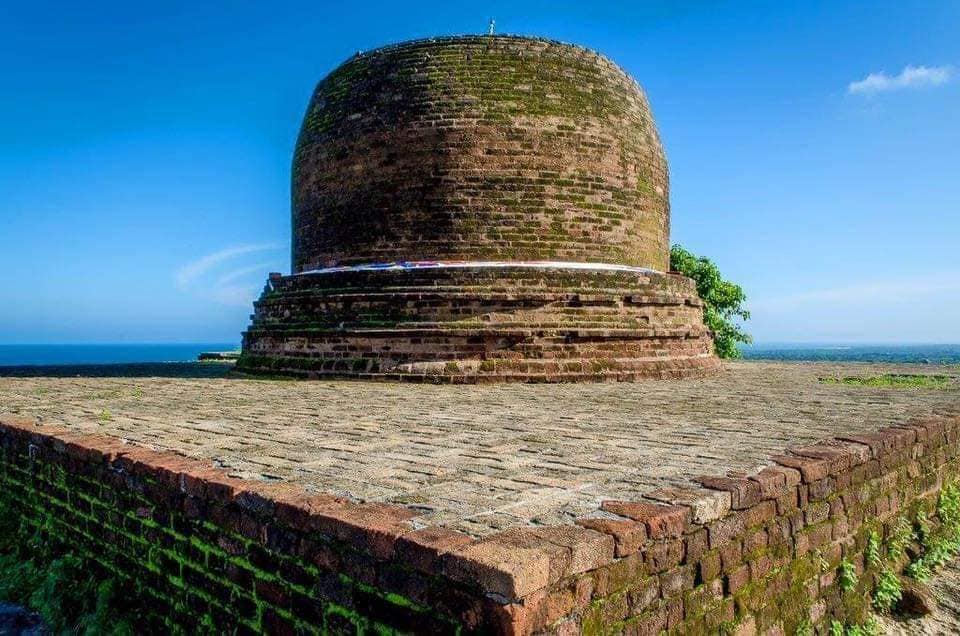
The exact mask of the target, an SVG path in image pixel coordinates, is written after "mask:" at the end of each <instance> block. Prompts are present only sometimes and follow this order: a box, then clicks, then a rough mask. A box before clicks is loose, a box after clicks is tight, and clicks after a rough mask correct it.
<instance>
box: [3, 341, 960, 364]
mask: <svg viewBox="0 0 960 636" xmlns="http://www.w3.org/2000/svg"><path fill="white" fill-rule="evenodd" d="M239 348H240V345H239V344H238V343H236V342H203V343H190V344H83V345H19V344H18V345H0V367H14V366H64V365H99V364H147V363H157V362H195V361H196V360H197V355H198V354H199V353H200V352H201V351H233V350H236V349H239ZM743 357H744V358H746V359H748V360H794V361H818V360H822V361H828V362H896V363H904V362H915V363H927V364H960V344H955V345H859V344H858V345H845V344H791V343H772V344H766V343H760V344H754V345H750V346H747V347H743Z"/></svg>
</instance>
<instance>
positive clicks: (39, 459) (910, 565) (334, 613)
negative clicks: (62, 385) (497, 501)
mask: <svg viewBox="0 0 960 636" xmlns="http://www.w3.org/2000/svg"><path fill="white" fill-rule="evenodd" d="M958 448H960V416H958V415H956V414H949V415H944V416H942V417H931V418H930V419H926V420H922V421H915V422H911V423H910V424H907V425H903V426H897V427H889V428H885V429H881V430H880V431H878V432H876V433H874V434H865V435H855V436H848V437H842V438H836V439H831V440H824V441H823V442H821V443H818V444H815V445H812V446H805V447H798V448H793V449H791V451H790V452H789V453H787V454H785V455H782V456H778V457H775V458H773V463H772V464H771V465H770V466H768V467H767V468H765V469H763V470H761V471H759V472H758V473H756V474H753V475H736V476H718V477H703V478H701V479H700V482H701V484H702V486H703V489H701V490H698V491H692V490H690V489H686V490H684V489H681V488H669V489H663V490H660V491H655V492H652V493H648V497H649V498H648V499H647V500H645V501H642V502H604V504H603V508H604V509H605V510H606V511H607V513H608V514H607V516H605V517H603V518H597V517H592V518H588V519H580V520H578V522H577V523H578V525H579V526H581V527H577V526H572V525H571V526H560V527H553V528H550V527H538V528H513V529H511V530H507V531H505V532H503V533H499V534H496V535H493V536H490V537H486V538H484V539H483V540H479V541H477V540H472V539H470V538H469V537H466V536H465V535H460V534H458V533H456V532H453V531H449V530H444V529H442V528H432V529H426V530H417V529H415V528H413V527H412V526H410V525H409V524H407V523H406V521H407V520H409V518H410V513H409V511H407V510H406V509H404V508H402V507H397V506H388V505H384V504H354V503H350V502H346V501H343V500H340V499H337V498H335V497H331V496H327V495H309V496H307V495H304V494H303V493H299V494H298V493H292V492H291V491H288V490H286V489H285V488H284V487H283V486H276V485H274V486H270V485H266V484H253V485H252V484H249V483H247V482H242V481H239V480H233V479H230V478H228V477H225V476H223V475H222V474H220V473H219V472H217V471H214V470H211V469H208V468H204V467H202V466H200V465H199V464H198V463H197V462H194V461H191V460H187V459H185V458H183V457H179V456H175V455H171V454H166V453H159V452H155V451H148V450H145V449H139V448H136V447H131V446H128V445H125V444H121V443H120V442H117V441H116V440H111V439H108V438H103V437H97V436H82V435H76V434H74V433H72V432H70V431H69V430H66V429H57V428H55V427H51V426H43V427H38V426H36V425H35V424H33V423H30V422H14V423H4V422H0V493H2V496H0V512H3V513H4V523H6V524H8V526H9V527H11V528H13V530H12V531H10V532H7V536H6V540H5V541H4V542H2V543H0V568H2V567H8V568H9V567H11V564H10V560H9V559H8V560H7V561H4V560H3V555H4V554H7V555H9V554H10V553H11V552H16V553H17V554H20V555H24V554H25V555H28V557H27V559H28V560H36V561H37V562H38V563H42V562H46V563H51V562H55V561H57V562H60V563H61V564H63V563H66V566H65V569H64V571H65V572H66V575H67V576H68V577H69V576H76V577H77V581H78V585H79V586H82V587H84V588H85V589H87V590H96V591H97V592H98V593H99V591H100V587H99V585H100V584H99V581H108V582H109V581H119V582H120V585H121V586H122V592H123V593H122V597H123V599H122V600H123V603H124V605H123V609H124V611H123V612H121V613H117V614H115V615H116V616H119V617H122V618H129V617H133V620H135V621H136V622H137V623H138V624H137V625H136V628H139V629H140V630H154V631H158V630H159V631H169V632H184V631H188V632H190V633H194V632H198V631H200V632H203V631H217V632H221V631H234V630H236V631H237V632H239V633H254V632H261V631H268V632H274V633H286V632H290V631H297V630H299V631H301V632H306V633H318V632H328V633H356V632H361V633H366V632H369V633H396V632H415V633H431V634H437V633H460V632H489V633H509V634H532V633H558V634H559V633H571V632H576V631H583V632H585V633H611V632H618V631H638V632H639V633H659V632H660V631H661V630H669V631H670V632H671V633H686V634H702V633H717V632H720V633H738V634H752V633H770V632H774V633H778V632H779V631H782V632H784V633H811V632H813V631H815V632H817V633H825V632H826V631H827V630H828V629H830V628H831V626H835V625H843V624H847V625H861V624H864V623H865V622H866V621H867V620H868V617H869V614H868V613H869V611H870V609H871V608H873V609H880V610H884V609H887V608H889V607H890V606H891V605H892V603H893V602H895V600H896V594H897V582H896V581H897V578H896V577H897V575H898V573H900V572H901V571H903V572H906V573H907V574H908V575H910V576H914V577H916V578H921V579H922V578H924V577H926V576H929V574H930V572H931V571H932V570H933V569H935V568H936V567H937V566H938V565H940V564H942V563H943V562H944V561H945V560H946V559H948V558H950V557H952V556H953V555H955V554H956V553H957V552H958V551H960V487H958V486H957V485H956V483H957V479H958V477H960V465H958V458H957V457H958ZM704 493H706V495H705V494H704ZM691 495H694V496H691ZM11 524H12V525H11ZM14 535H15V536H16V539H15V540H14V541H13V542H11V541H10V536H14ZM65 557H66V558H67V559H68V561H69V562H68V561H64V558H65ZM4 563H5V564H6V565H3V564H4ZM61 580H62V579H61ZM0 589H2V588H0ZM114 590H116V588H114ZM111 594H112V592H111V591H110V590H109V589H108V590H107V592H106V593H104V596H105V598H106V599H107V600H106V601H104V602H102V603H97V602H95V601H84V602H79V603H78V604H77V606H78V608H79V609H77V610H76V611H75V612H74V614H75V616H72V617H70V620H77V617H79V616H88V617H89V616H94V617H95V616H96V615H97V614H98V613H100V614H103V615H107V614H109V612H111V611H113V609H112V608H113V607H114V606H113V605H112V604H111V602H110V599H111V598H113V597H112V596H111ZM58 611H59V610H58ZM63 615H66V613H63ZM89 620H94V619H89Z"/></svg>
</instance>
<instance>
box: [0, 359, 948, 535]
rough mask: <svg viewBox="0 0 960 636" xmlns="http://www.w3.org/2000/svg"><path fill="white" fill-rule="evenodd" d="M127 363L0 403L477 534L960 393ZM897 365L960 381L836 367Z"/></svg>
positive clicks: (738, 368) (781, 368) (759, 382)
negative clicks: (460, 381) (359, 377)
mask: <svg viewBox="0 0 960 636" xmlns="http://www.w3.org/2000/svg"><path fill="white" fill-rule="evenodd" d="M225 368H226V367H223V369H225ZM113 369H114V370H113V372H111V368H110V367H98V368H96V370H95V371H93V370H91V368H86V369H85V370H80V371H78V372H79V373H80V375H79V377H76V376H75V374H72V373H71V371H72V370H71V369H69V368H60V369H56V370H55V369H35V370H33V371H32V372H25V371H24V370H20V371H19V372H17V373H16V375H18V376H19V377H10V376H11V375H12V374H13V372H12V371H7V372H6V375H7V377H0V412H12V413H17V414H20V415H27V416H34V417H39V418H42V421H43V422H49V423H55V424H60V425H66V426H69V427H71V428H75V429H77V430H79V431H84V432H96V433H101V434H106V435H109V436H113V437H116V438H120V439H123V440H126V441H128V442H130V443H132V444H138V445H143V446H147V447H150V448H154V449H163V450H172V451H175V452H177V453H181V454H183V455H187V456H190V457H195V458H200V459H203V460H208V461H210V462H211V464H212V465H215V466H218V467H220V468H224V469H226V470H227V471H228V472H229V473H230V474H231V475H234V476H238V477H241V478H244V479H251V480H264V481H289V482H297V483H299V484H300V485H302V486H303V487H305V488H306V489H307V490H309V491H315V492H329V493H334V494H336V495H339V496H343V497H349V498H351V499H354V500H357V501H376V502H389V503H396V504H402V505H406V506H408V507H411V508H413V509H414V511H415V513H416V517H415V519H414V520H415V522H416V523H417V524H418V525H422V526H436V525H442V526H446V527H449V528H453V529H457V530H460V531H463V532H466V533H469V534H471V535H474V536H486V535H489V534H492V533H494V532H496V531H499V530H503V529H507V528H511V527H516V526H525V525H531V524H532V525H556V524H572V523H574V520H575V519H576V518H577V517H581V516H584V515H590V514H597V511H598V510H599V508H600V504H601V502H602V501H604V500H621V501H636V500H638V499H640V498H641V497H644V496H647V495H651V493H654V491H657V490H660V489H665V488H670V487H678V486H684V487H693V486H695V483H694V481H693V480H694V479H695V478H696V477H698V476H701V475H723V474H725V473H728V472H729V473H755V472H757V471H758V470H759V469H761V468H762V467H763V466H766V465H769V464H770V457H772V456H774V455H778V454H781V453H782V452H783V451H784V449H785V448H786V447H788V446H793V445H802V444H805V443H810V442H814V441H817V440H820V439H823V438H825V437H830V436H833V435H840V434H855V433H858V432H869V431H874V430H876V429H878V428H881V427H882V426H888V425H891V424H899V423H905V422H907V421H908V420H910V419H911V418H914V417H923V416H927V415H929V414H931V413H932V412H934V411H937V410H943V409H947V410H951V409H952V410H955V409H957V407H958V406H960V367H955V366H954V367H944V366H925V365H878V364H856V363H847V364H838V363H772V362H735V363H725V365H724V369H723V371H722V372H721V373H719V374H718V375H716V376H714V377H710V378H706V379H700V380H677V381H663V380H651V381H645V382H637V383H601V384H552V385H516V384H515V385H490V386H448V385H417V384H394V383H371V382H348V381H330V382H325V381H282V380H259V379H244V378H234V377H224V374H223V372H222V370H221V371H220V372H219V373H218V372H217V371H216V368H215V367H203V371H202V372H200V371H198V370H197V367H195V366H190V365H179V366H163V365H155V366H150V365H138V366H136V367H135V370H134V371H131V372H125V371H124V367H114V368H113ZM211 369H213V370H211ZM128 371H129V369H128ZM882 373H914V374H916V373H930V374H934V373H935V374H946V375H949V376H951V378H952V379H951V380H950V382H949V383H948V384H947V385H946V387H944V388H940V389H929V388H878V387H865V386H847V385H843V384H825V383H822V382H820V378H823V377H844V376H864V377H866V376H872V375H877V374H882ZM0 374H3V372H0ZM203 376H207V377H203ZM600 514H602V513H600Z"/></svg>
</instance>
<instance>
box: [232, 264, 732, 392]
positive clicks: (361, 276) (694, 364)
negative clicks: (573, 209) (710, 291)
mask: <svg viewBox="0 0 960 636" xmlns="http://www.w3.org/2000/svg"><path fill="white" fill-rule="evenodd" d="M702 316H703V310H702V304H701V302H700V299H699V298H698V297H697V294H696V289H695V286H694V284H693V281H691V280H690V279H688V278H685V277H683V276H679V275H674V274H660V273H656V272H648V273H637V272H626V271H601V270H568V269H564V268H562V267H559V266H558V267H551V268H548V269H537V270H530V269H524V268H516V267H514V268H510V267H496V268H487V269H484V268H455V269H423V270H383V271H380V270H378V271H359V272H357V271H354V272H335V273H324V274H313V275H296V276H287V277H281V278H276V279H273V280H271V281H270V282H269V283H268V286H267V288H266V289H265V290H264V293H263V295H262V296H261V298H260V299H259V300H258V301H257V302H256V303H255V308H254V316H253V323H252V324H251V326H250V328H249V329H248V330H247V331H246V332H245V333H244V336H243V356H242V357H241V358H240V360H239V362H238V368H239V369H241V370H243V371H245V372H248V373H268V374H284V375H295V376H299V377H305V378H322V377H350V378H360V379H379V380H408V381H415V382H416V381H419V382H456V383H464V382H470V383H477V382H493V381H497V382H501V381H514V382H569V381H580V380H588V381H595V380H637V379H643V378H685V377H699V376H703V375H707V374H708V373H711V372H714V371H716V370H717V369H718V368H719V361H718V360H717V358H716V357H715V356H713V354H712V344H711V339H710V335H709V333H708V332H707V331H706V329H705V327H704V325H703V317H702Z"/></svg>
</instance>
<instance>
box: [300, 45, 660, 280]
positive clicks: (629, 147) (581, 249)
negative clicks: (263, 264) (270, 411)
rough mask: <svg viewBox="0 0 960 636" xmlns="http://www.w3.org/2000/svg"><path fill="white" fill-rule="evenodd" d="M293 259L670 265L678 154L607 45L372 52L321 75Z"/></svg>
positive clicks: (306, 130)
mask: <svg viewBox="0 0 960 636" xmlns="http://www.w3.org/2000/svg"><path fill="white" fill-rule="evenodd" d="M292 207H293V271H294V272H295V273H296V272H303V271H309V270H314V269H321V268H327V267H333V266H343V265H357V264H370V263H383V262H395V261H489V260H496V261H561V262H578V263H609V264H619V265H632V266H639V267H648V268H651V269H656V270H661V271H663V270H666V269H667V267H668V260H669V225H670V221H669V192H668V175H667V163H666V159H665V157H664V153H663V148H662V146H661V144H660V139H659V136H658V134H657V129H656V126H655V124H654V121H653V116H652V114H651V112H650V106H649V104H648V102H647V99H646V96H645V95H644V93H643V91H642V90H641V89H640V87H639V85H638V84H637V83H636V82H635V81H634V80H633V79H632V78H631V77H630V76H629V75H627V73H625V72H624V71H623V70H622V69H621V68H620V67H619V66H617V65H616V64H614V63H613V62H611V61H610V60H608V59H607V58H605V57H603V56H601V55H599V54H597V53H595V52H593V51H590V50H587V49H585V48H582V47H578V46H572V45H569V44H563V43H559V42H555V41H550V40H544V39H535V38H527V37H516V36H500V35H496V36H486V35H484V36H458V37H442V38H434V39H429V40H419V41H413V42H405V43H402V44H397V45H392V46H387V47H384V48H381V49H377V50H375V51H370V52H366V53H358V54H357V55H356V56H354V57H352V58H351V59H349V60H347V61H346V62H344V63H343V64H342V65H341V66H339V67H338V68H337V69H336V70H334V71H333V72H332V73H330V74H329V75H328V76H327V77H326V78H324V79H323V80H322V81H321V82H320V83H319V84H318V85H317V87H316V89H315V91H314V93H313V97H312V99H311V100H310V104H309V106H308V107H307V112H306V115H305V117H304V120H303V125H302V128H301V131H300V136H299V139H298V140H297V146H296V151H295V155H294V161H293V192H292Z"/></svg>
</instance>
